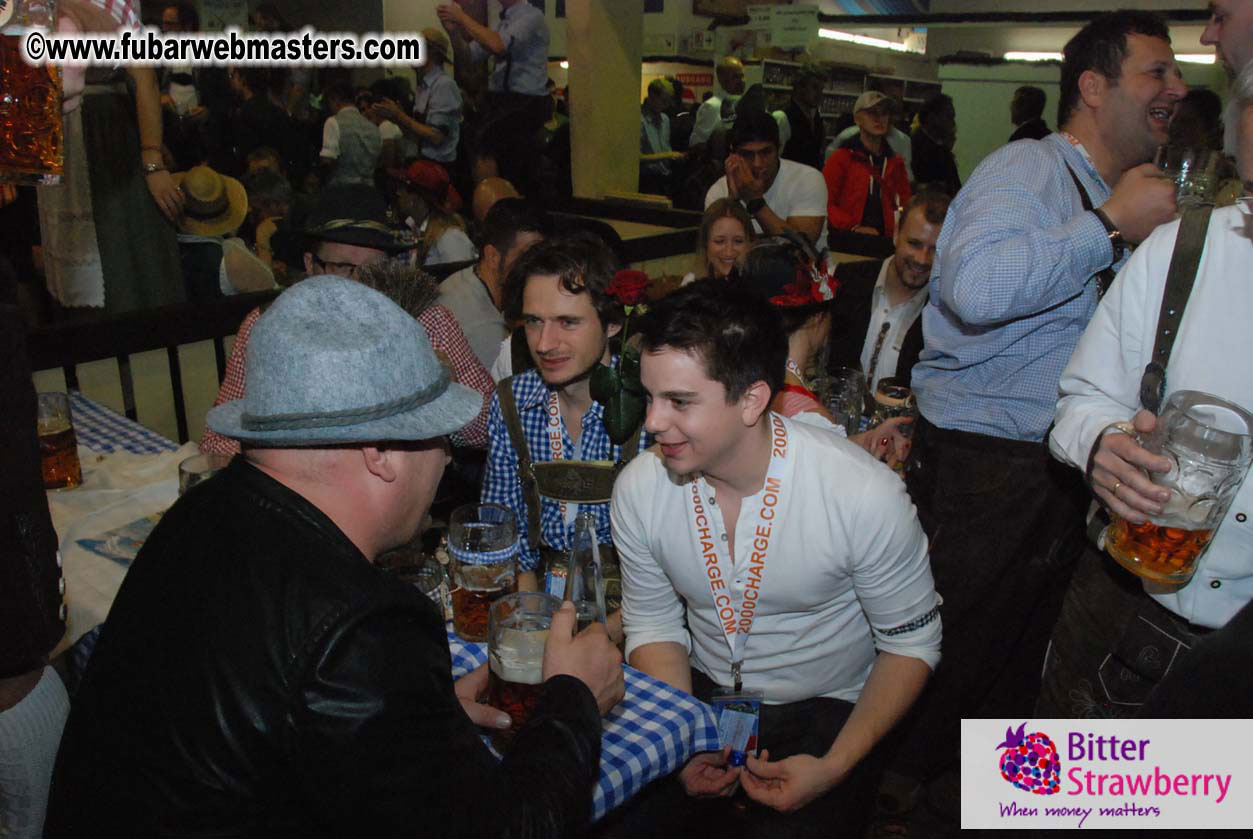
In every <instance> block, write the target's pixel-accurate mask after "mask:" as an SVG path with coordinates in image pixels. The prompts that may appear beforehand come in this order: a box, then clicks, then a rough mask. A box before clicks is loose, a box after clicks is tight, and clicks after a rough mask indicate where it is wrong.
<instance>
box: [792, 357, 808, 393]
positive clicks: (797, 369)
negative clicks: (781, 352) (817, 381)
mask: <svg viewBox="0 0 1253 839" xmlns="http://www.w3.org/2000/svg"><path fill="white" fill-rule="evenodd" d="M787 371H788V372H789V373H791V374H792V375H793V376H795V377H796V378H797V380H798V381H799V382H800V383H801V385H803V386H804V387H805V388H806V389H810V388H809V382H807V381H805V374H804V373H802V372H801V366H800V365H799V364H797V363H796V362H795V361H793V360H792V359H790V358H789V359H788V360H787Z"/></svg>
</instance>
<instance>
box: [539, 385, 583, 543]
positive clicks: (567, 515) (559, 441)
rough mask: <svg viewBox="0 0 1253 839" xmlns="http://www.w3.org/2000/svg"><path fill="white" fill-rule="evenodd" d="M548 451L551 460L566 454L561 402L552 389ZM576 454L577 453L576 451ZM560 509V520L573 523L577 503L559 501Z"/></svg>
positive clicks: (561, 457)
mask: <svg viewBox="0 0 1253 839" xmlns="http://www.w3.org/2000/svg"><path fill="white" fill-rule="evenodd" d="M547 410H548V453H549V454H550V455H552V459H553V460H564V459H565V456H566V444H565V440H564V438H563V437H562V426H561V403H560V402H558V401H557V391H555V390H554V391H553V392H552V395H551V396H550V397H549V398H548V408H547ZM576 455H577V453H576ZM575 459H576V460H577V459H578V457H577V456H576V458H575ZM559 509H560V510H561V521H562V523H564V524H565V526H566V527H569V526H570V525H572V524H574V520H575V518H577V517H578V515H579V505H578V504H577V503H575V504H567V503H566V502H565V501H561V502H559Z"/></svg>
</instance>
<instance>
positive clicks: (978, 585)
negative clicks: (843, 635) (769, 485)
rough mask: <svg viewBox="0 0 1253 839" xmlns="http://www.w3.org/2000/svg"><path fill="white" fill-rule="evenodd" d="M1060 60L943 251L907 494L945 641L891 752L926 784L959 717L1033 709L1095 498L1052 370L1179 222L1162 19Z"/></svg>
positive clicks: (1119, 16) (1096, 34)
mask: <svg viewBox="0 0 1253 839" xmlns="http://www.w3.org/2000/svg"><path fill="white" fill-rule="evenodd" d="M1064 56H1065V57H1064V59H1063V62H1062V69H1061V101H1060V104H1059V114H1058V120H1057V124H1058V125H1059V126H1060V128H1059V131H1058V132H1057V133H1055V134H1052V135H1049V136H1048V137H1045V138H1044V139H1043V140H1020V141H1018V142H1015V143H1011V144H1009V145H1008V146H1005V147H1004V148H1002V149H1000V150H998V151H996V152H994V153H992V154H991V155H989V156H988V157H987V159H985V160H984V161H983V162H982V163H981V164H980V165H979V166H978V167H977V168H976V169H975V171H974V173H973V174H972V175H971V176H970V179H969V180H968V181H967V183H966V185H965V186H964V187H963V188H962V190H961V192H959V193H958V195H957V197H956V198H955V199H954V201H953V203H952V206H951V207H950V209H949V213H948V219H947V220H946V222H945V224H944V230H943V232H942V233H941V235H940V240H939V242H938V245H937V248H936V258H935V267H934V269H933V271H932V275H931V298H930V302H929V303H928V305H927V307H926V309H925V310H924V312H923V323H922V325H923V335H924V349H923V351H922V353H921V356H920V359H919V362H918V364H917V366H915V367H914V370H913V387H914V391H915V393H916V394H917V398H918V407H919V409H920V411H921V413H922V419H921V421H920V422H919V423H918V425H919V428H918V433H917V435H916V438H915V444H914V459H913V462H912V463H911V467H910V470H911V471H910V474H909V476H908V486H909V491H910V495H911V496H912V497H913V499H914V503H915V504H916V505H917V506H918V511H919V517H920V518H921V519H922V522H923V525H924V527H926V529H927V532H928V533H929V535H930V536H931V539H932V542H931V563H932V569H933V573H934V574H935V583H936V590H937V591H939V592H940V595H941V596H942V597H943V598H944V605H943V607H942V609H941V613H942V616H943V620H944V627H945V643H944V660H943V663H941V665H940V668H939V670H938V671H937V672H936V676H935V679H934V680H933V685H932V690H931V691H930V693H929V695H928V697H927V698H926V700H925V701H924V702H923V703H922V705H921V706H920V718H919V719H918V720H917V723H918V724H917V725H916V726H915V727H914V729H913V735H912V736H911V738H910V739H911V740H912V741H913V742H911V743H907V744H906V745H905V746H904V748H903V749H902V750H901V758H902V759H901V760H899V761H897V763H898V764H899V767H898V768H901V769H912V770H913V771H912V772H909V773H908V774H910V775H911V776H912V777H914V778H915V779H916V780H926V779H925V778H921V777H918V775H917V774H915V773H918V772H920V771H922V770H919V769H917V768H916V767H927V768H928V770H927V771H938V770H943V769H944V768H945V767H946V765H951V764H953V763H955V762H956V760H957V744H958V725H959V719H960V718H961V717H1015V718H1018V717H1024V718H1025V716H1030V713H1031V710H1032V707H1033V702H1034V699H1035V695H1036V693H1037V692H1038V690H1039V672H1040V665H1041V662H1042V659H1043V655H1044V649H1045V645H1046V643H1047V641H1048V635H1049V632H1050V630H1051V629H1052V625H1053V623H1054V621H1055V620H1056V617H1057V612H1058V609H1059V608H1060V605H1061V595H1062V593H1063V592H1064V590H1065V586H1066V582H1067V579H1068V577H1069V575H1070V572H1071V570H1072V568H1073V559H1074V557H1075V555H1076V551H1075V546H1076V544H1077V543H1078V540H1081V539H1082V526H1083V508H1084V506H1086V503H1087V499H1086V493H1085V492H1084V488H1083V486H1082V485H1081V484H1080V483H1079V482H1078V481H1077V480H1074V477H1073V473H1072V471H1071V470H1067V469H1065V468H1062V467H1060V465H1059V464H1058V463H1056V462H1055V461H1053V460H1052V458H1050V457H1049V453H1048V449H1047V447H1046V446H1045V445H1043V441H1044V439H1045V436H1046V434H1047V431H1048V428H1049V424H1050V423H1051V422H1052V418H1053V413H1054V409H1055V407H1056V403H1057V383H1058V378H1059V377H1060V375H1061V370H1062V367H1063V366H1064V365H1065V363H1066V361H1067V360H1068V359H1069V358H1070V354H1071V352H1073V350H1074V348H1075V345H1076V343H1077V342H1078V340H1079V336H1080V334H1082V332H1083V329H1084V327H1085V326H1086V325H1087V323H1088V320H1089V319H1090V318H1091V317H1092V314H1093V312H1094V311H1095V310H1096V304H1097V300H1098V299H1099V295H1100V291H1099V288H1100V284H1101V283H1102V282H1104V277H1108V278H1112V277H1113V272H1114V271H1116V270H1117V268H1118V267H1119V266H1120V265H1121V264H1122V262H1123V260H1124V259H1125V247H1124V244H1125V243H1126V244H1135V243H1138V242H1140V241H1141V240H1143V239H1144V238H1145V237H1146V236H1148V234H1149V233H1150V232H1151V231H1152V230H1153V228H1155V227H1156V226H1157V225H1158V224H1161V223H1162V222H1165V221H1167V220H1169V219H1170V218H1171V217H1172V216H1173V215H1174V213H1175V199H1174V193H1175V188H1174V184H1173V183H1172V182H1171V181H1170V180H1168V179H1167V178H1164V177H1162V176H1161V173H1160V172H1159V171H1158V170H1157V169H1156V168H1155V167H1154V166H1153V165H1152V164H1151V163H1150V161H1152V160H1153V156H1154V153H1155V151H1156V149H1157V147H1158V145H1159V144H1161V143H1165V142H1166V131H1167V126H1168V125H1169V122H1170V118H1171V115H1172V114H1173V112H1174V109H1175V104H1176V102H1178V100H1179V99H1180V98H1182V96H1183V95H1184V93H1185V92H1186V88H1185V86H1184V84H1183V82H1182V80H1181V77H1180V74H1179V69H1178V66H1177V65H1176V63H1175V60H1174V53H1173V52H1172V50H1171V46H1170V37H1169V33H1168V31H1167V28H1166V24H1165V23H1164V22H1163V21H1162V19H1161V18H1159V17H1158V16H1156V15H1154V14H1151V13H1147V12H1139V11H1121V12H1115V13H1111V14H1106V15H1102V16H1100V17H1098V18H1096V19H1095V20H1093V21H1092V22H1091V23H1089V24H1088V25H1087V26H1085V27H1084V28H1083V29H1082V30H1081V31H1080V32H1079V33H1078V34H1076V35H1075V37H1074V38H1072V39H1071V40H1070V42H1069V43H1067V45H1066V48H1065V51H1064ZM1102 275H1104V277H1102ZM906 755H908V757H906ZM907 764H908V766H907Z"/></svg>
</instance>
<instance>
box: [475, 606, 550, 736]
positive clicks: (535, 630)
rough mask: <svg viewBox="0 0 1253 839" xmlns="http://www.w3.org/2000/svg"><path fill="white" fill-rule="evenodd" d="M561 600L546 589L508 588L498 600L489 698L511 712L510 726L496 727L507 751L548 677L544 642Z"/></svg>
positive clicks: (494, 610) (492, 630)
mask: <svg viewBox="0 0 1253 839" xmlns="http://www.w3.org/2000/svg"><path fill="white" fill-rule="evenodd" d="M560 608H561V600H559V599H558V598H556V597H554V596H553V595H551V594H547V593H545V592H542V591H520V592H517V593H516V594H508V595H505V596H504V597H502V598H500V599H499V600H497V601H496V602H495V603H493V604H492V610H491V627H490V631H489V633H488V639H487V663H488V677H487V704H488V705H491V706H492V707H493V708H499V709H500V710H502V711H504V712H505V713H506V714H508V715H509V719H510V720H512V722H511V723H510V725H509V728H507V729H502V730H496V731H493V732H492V745H494V746H495V747H496V748H497V749H498V750H500V751H503V750H504V749H506V748H508V746H509V744H510V743H512V742H513V737H514V735H515V734H517V733H518V731H519V730H520V729H521V728H522V726H524V725H526V721H527V719H528V718H529V717H530V716H531V712H532V711H533V710H534V709H535V704H536V703H537V702H538V701H539V698H540V693H541V692H542V691H543V687H542V686H541V684H542V682H543V681H544V645H545V644H547V643H548V630H549V629H550V628H551V627H552V622H553V615H554V614H556V612H557V610H558V609H560Z"/></svg>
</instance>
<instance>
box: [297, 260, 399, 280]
mask: <svg viewBox="0 0 1253 839" xmlns="http://www.w3.org/2000/svg"><path fill="white" fill-rule="evenodd" d="M313 261H314V262H316V263H317V264H318V265H320V266H322V273H324V274H337V275H339V276H341V277H348V278H350V279H354V280H355V279H356V278H357V272H358V271H360V270H361V269H362V268H363V267H365V266H366V265H370V264H372V263H374V262H381V261H382V260H378V259H374V260H367V261H366V262H327V261H326V260H324V259H321V258H319V257H316V256H315V257H314V258H313Z"/></svg>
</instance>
